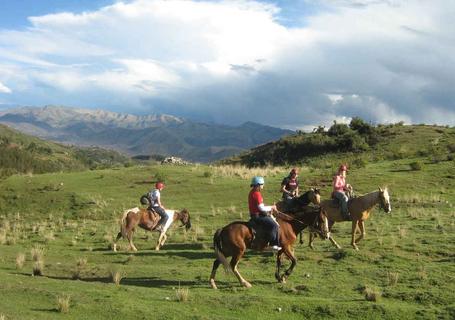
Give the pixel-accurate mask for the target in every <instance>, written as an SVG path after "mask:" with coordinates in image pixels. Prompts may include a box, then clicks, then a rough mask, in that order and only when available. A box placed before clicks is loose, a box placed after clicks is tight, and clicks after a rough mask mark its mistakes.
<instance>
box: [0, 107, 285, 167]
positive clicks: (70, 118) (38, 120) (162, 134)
mask: <svg viewBox="0 0 455 320" xmlns="http://www.w3.org/2000/svg"><path fill="white" fill-rule="evenodd" d="M0 123H3V124H5V125H8V126H10V127H13V128H15V129H17V130H19V131H21V132H24V133H27V134H30V135H34V136H38V137H40V138H43V139H47V140H52V141H57V142H61V143H65V144H74V145H80V146H93V145H95V146H99V147H104V148H110V149H114V150H117V151H121V152H124V153H126V154H128V155H130V156H135V155H163V156H168V155H175V156H179V157H182V158H184V159H187V160H190V161H198V162H210V161H214V160H219V159H222V158H225V157H228V156H232V155H234V154H238V153H240V152H242V151H244V150H247V149H249V148H251V147H254V146H257V145H260V144H263V143H266V142H269V141H273V140H276V139H279V138H281V137H283V136H285V135H288V134H291V133H293V131H291V130H284V129H279V128H274V127H269V126H264V125H260V124H257V123H253V122H246V123H244V124H242V125H239V126H228V125H220V124H213V123H199V122H194V121H190V120H187V119H184V118H179V117H175V116H172V115H164V114H161V115H157V114H153V115H132V114H124V113H116V112H110V111H105V110H89V109H76V108H68V107H62V106H45V107H42V108H35V107H19V108H15V109H9V110H5V111H1V112H0Z"/></svg>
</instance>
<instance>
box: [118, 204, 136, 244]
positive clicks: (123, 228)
mask: <svg viewBox="0 0 455 320" xmlns="http://www.w3.org/2000/svg"><path fill="white" fill-rule="evenodd" d="M138 211H139V208H137V207H136V208H132V209H127V210H125V211H123V214H122V219H121V220H120V232H121V233H122V237H123V238H126V224H127V220H126V218H127V217H128V213H130V212H134V213H137V212H138Z"/></svg>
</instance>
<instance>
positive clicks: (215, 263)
mask: <svg viewBox="0 0 455 320" xmlns="http://www.w3.org/2000/svg"><path fill="white" fill-rule="evenodd" d="M220 264H221V261H220V260H218V259H215V261H213V267H212V273H211V274H210V286H211V287H212V289H218V287H217V286H216V283H215V275H216V270H217V269H218V267H219V266H220Z"/></svg>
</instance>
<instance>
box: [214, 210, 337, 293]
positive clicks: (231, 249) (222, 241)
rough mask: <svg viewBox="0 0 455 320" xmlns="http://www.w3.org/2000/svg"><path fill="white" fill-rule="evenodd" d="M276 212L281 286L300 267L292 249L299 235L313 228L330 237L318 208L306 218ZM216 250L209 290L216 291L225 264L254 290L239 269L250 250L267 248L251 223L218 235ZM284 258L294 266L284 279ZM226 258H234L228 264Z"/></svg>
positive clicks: (233, 225)
mask: <svg viewBox="0 0 455 320" xmlns="http://www.w3.org/2000/svg"><path fill="white" fill-rule="evenodd" d="M273 212H274V213H275V214H276V215H277V219H276V220H277V223H278V224H279V226H280V228H279V239H280V240H279V241H280V246H281V250H279V251H278V253H277V260H276V271H275V278H276V279H277V280H278V282H281V283H284V282H286V279H287V278H288V277H289V276H290V275H291V273H292V271H293V270H294V267H295V266H296V264H297V259H296V257H295V256H294V253H293V247H292V246H293V244H294V242H295V240H296V239H297V234H299V233H300V232H301V231H302V230H303V229H305V228H306V227H308V226H311V227H312V228H314V230H316V231H317V232H318V233H320V235H321V236H322V237H324V238H328V237H329V236H330V234H329V226H328V219H327V217H326V216H325V214H324V213H323V212H322V211H321V210H320V209H319V208H315V209H314V210H313V211H311V212H307V213H304V214H300V213H296V214H295V216H289V215H287V214H284V213H282V212H279V211H277V210H273ZM213 246H214V250H215V255H216V259H215V261H214V262H213V267H212V273H211V275H210V286H211V287H212V288H213V289H217V286H216V283H215V275H216V270H217V269H218V267H219V265H220V264H221V263H222V264H223V266H224V268H225V269H226V270H229V269H230V270H232V272H233V273H234V274H235V276H236V277H237V279H238V280H239V282H240V284H241V285H243V286H244V287H246V288H251V284H250V283H249V282H248V281H246V280H245V279H244V278H243V277H242V275H241V274H240V272H239V270H238V268H237V265H238V263H239V261H240V259H241V258H242V257H243V255H244V254H245V250H246V249H247V248H248V249H253V250H258V251H262V250H264V249H265V247H266V246H267V243H266V241H265V240H263V239H258V238H256V239H255V235H254V232H253V230H252V229H251V228H250V227H249V225H248V222H244V221H235V222H232V223H230V224H228V225H226V226H224V227H223V228H221V229H218V230H217V231H216V232H215V234H214V236H213ZM283 254H284V255H285V256H286V257H287V258H288V259H289V260H291V266H290V267H289V268H288V269H287V270H286V271H285V272H284V273H283V274H282V275H281V274H280V268H281V256H282V255H283ZM227 257H232V258H231V261H230V262H229V263H228V261H227V259H226V258H227Z"/></svg>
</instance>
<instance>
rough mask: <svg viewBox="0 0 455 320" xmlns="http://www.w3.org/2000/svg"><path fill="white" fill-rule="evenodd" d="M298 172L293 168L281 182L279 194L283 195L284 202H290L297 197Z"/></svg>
mask: <svg viewBox="0 0 455 320" xmlns="http://www.w3.org/2000/svg"><path fill="white" fill-rule="evenodd" d="M297 176H298V172H297V169H296V168H293V169H292V170H291V172H289V175H288V176H287V177H285V178H284V179H283V181H282V182H281V192H282V193H283V200H286V202H289V201H292V199H294V198H295V197H298V196H299V181H298V180H297Z"/></svg>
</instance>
